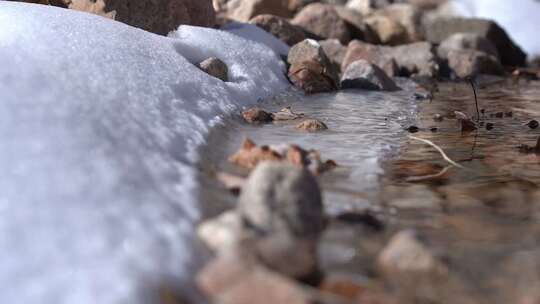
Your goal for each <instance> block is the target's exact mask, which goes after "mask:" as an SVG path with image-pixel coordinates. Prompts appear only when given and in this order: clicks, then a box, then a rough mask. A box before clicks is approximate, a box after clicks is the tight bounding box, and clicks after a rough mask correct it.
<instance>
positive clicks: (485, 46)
mask: <svg viewBox="0 0 540 304" xmlns="http://www.w3.org/2000/svg"><path fill="white" fill-rule="evenodd" d="M469 49H471V50H476V51H481V52H484V53H486V54H489V55H491V56H494V57H496V58H499V53H498V52H497V48H496V47H495V45H494V44H493V43H492V42H491V41H489V40H487V39H486V38H485V37H482V36H480V35H478V34H475V33H455V34H452V35H451V36H450V37H448V38H446V39H445V40H444V41H443V42H442V43H441V45H439V48H438V49H437V54H438V55H439V57H441V58H443V59H447V58H448V53H449V52H450V51H451V50H458V51H459V50H469Z"/></svg>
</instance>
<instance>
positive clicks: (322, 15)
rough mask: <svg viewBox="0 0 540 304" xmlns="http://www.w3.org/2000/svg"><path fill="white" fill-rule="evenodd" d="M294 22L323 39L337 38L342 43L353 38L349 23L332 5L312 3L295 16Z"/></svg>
mask: <svg viewBox="0 0 540 304" xmlns="http://www.w3.org/2000/svg"><path fill="white" fill-rule="evenodd" d="M292 23H293V24H296V25H298V26H300V27H302V28H303V29H305V30H306V31H308V32H310V33H312V34H315V35H316V36H319V37H321V38H322V39H330V38H335V39H338V40H339V41H341V42H342V43H348V42H349V41H350V40H351V33H350V32H349V28H348V26H347V24H346V23H345V21H344V20H343V19H342V18H341V17H340V16H339V14H338V13H337V11H336V9H335V8H334V6H332V5H328V4H321V3H313V4H310V5H308V6H306V7H304V8H303V9H302V10H301V11H300V12H299V13H298V14H297V15H296V16H295V17H294V19H293V20H292Z"/></svg>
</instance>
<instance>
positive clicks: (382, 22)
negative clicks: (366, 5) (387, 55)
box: [365, 15, 409, 45]
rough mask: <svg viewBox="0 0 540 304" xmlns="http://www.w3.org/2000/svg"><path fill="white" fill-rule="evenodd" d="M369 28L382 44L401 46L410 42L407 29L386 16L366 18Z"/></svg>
mask: <svg viewBox="0 0 540 304" xmlns="http://www.w3.org/2000/svg"><path fill="white" fill-rule="evenodd" d="M365 22H366V24H367V26H368V27H369V28H370V29H371V30H373V32H375V33H376V34H377V37H378V40H379V41H380V42H381V43H382V44H387V45H399V44H404V43H407V42H409V38H408V36H407V29H406V28H405V27H404V26H403V25H401V24H400V23H399V22H397V21H396V20H394V19H392V18H390V17H388V16H385V15H373V16H371V17H369V18H366V21H365Z"/></svg>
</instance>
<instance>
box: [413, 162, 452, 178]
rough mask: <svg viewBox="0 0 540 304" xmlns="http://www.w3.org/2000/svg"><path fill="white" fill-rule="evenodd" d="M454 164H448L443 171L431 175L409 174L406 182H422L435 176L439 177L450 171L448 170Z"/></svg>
mask: <svg viewBox="0 0 540 304" xmlns="http://www.w3.org/2000/svg"><path fill="white" fill-rule="evenodd" d="M452 167H453V166H447V167H444V169H442V170H441V172H439V173H436V174H431V175H422V176H409V177H407V178H406V179H405V181H406V182H421V181H425V180H430V179H434V178H439V177H441V176H443V175H445V174H446V172H448V170H450V169H452Z"/></svg>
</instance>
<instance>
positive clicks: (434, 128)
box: [429, 127, 439, 133]
mask: <svg viewBox="0 0 540 304" xmlns="http://www.w3.org/2000/svg"><path fill="white" fill-rule="evenodd" d="M429 130H430V131H431V132H433V133H435V132H437V131H439V129H438V128H437V127H432V128H430V129H429Z"/></svg>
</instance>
